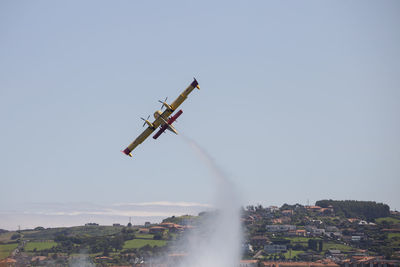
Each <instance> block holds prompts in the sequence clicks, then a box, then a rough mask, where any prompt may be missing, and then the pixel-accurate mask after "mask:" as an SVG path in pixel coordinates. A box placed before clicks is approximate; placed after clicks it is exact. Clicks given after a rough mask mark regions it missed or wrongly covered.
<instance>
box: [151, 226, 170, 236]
mask: <svg viewBox="0 0 400 267" xmlns="http://www.w3.org/2000/svg"><path fill="white" fill-rule="evenodd" d="M166 230H167V228H165V227H161V226H153V227H150V229H149V234H153V235H154V234H163V233H164V232H165V231H166Z"/></svg>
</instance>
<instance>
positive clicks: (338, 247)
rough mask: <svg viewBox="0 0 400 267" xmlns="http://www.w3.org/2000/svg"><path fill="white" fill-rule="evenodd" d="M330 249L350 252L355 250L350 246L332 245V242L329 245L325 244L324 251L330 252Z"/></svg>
mask: <svg viewBox="0 0 400 267" xmlns="http://www.w3.org/2000/svg"><path fill="white" fill-rule="evenodd" d="M329 249H338V250H340V251H350V250H352V249H353V248H352V247H350V246H347V245H343V244H338V243H333V242H332V243H331V242H328V243H325V242H324V244H323V250H324V251H326V250H329Z"/></svg>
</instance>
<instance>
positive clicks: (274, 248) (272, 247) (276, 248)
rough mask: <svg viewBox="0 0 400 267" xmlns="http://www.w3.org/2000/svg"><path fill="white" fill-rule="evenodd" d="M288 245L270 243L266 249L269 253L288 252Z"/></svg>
mask: <svg viewBox="0 0 400 267" xmlns="http://www.w3.org/2000/svg"><path fill="white" fill-rule="evenodd" d="M286 250H287V247H286V245H278V244H269V245H265V246H264V251H265V252H266V253H268V254H273V253H281V252H286Z"/></svg>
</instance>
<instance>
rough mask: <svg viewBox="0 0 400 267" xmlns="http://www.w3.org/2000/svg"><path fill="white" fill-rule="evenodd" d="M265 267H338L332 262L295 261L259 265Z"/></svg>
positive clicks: (265, 262)
mask: <svg viewBox="0 0 400 267" xmlns="http://www.w3.org/2000/svg"><path fill="white" fill-rule="evenodd" d="M261 265H262V266H265V267H339V265H338V264H336V263H334V262H332V261H326V260H325V261H316V262H309V261H297V262H288V261H286V262H275V261H264V262H262V263H261Z"/></svg>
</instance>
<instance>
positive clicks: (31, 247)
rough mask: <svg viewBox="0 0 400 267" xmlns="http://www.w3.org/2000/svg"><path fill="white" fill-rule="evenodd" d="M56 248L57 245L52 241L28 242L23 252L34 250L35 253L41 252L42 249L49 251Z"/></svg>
mask: <svg viewBox="0 0 400 267" xmlns="http://www.w3.org/2000/svg"><path fill="white" fill-rule="evenodd" d="M55 246H57V243H56V242H54V241H46V242H28V243H27V244H26V246H25V251H30V252H32V251H34V249H35V248H36V251H41V250H44V249H49V248H52V247H55Z"/></svg>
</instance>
